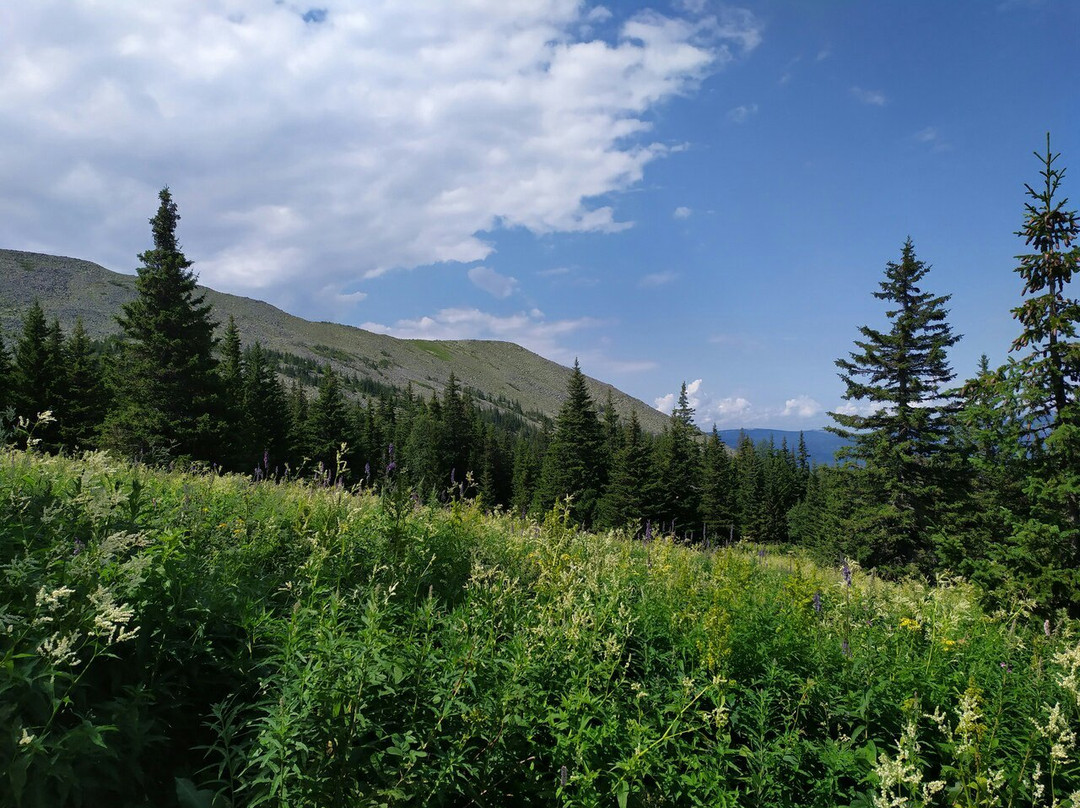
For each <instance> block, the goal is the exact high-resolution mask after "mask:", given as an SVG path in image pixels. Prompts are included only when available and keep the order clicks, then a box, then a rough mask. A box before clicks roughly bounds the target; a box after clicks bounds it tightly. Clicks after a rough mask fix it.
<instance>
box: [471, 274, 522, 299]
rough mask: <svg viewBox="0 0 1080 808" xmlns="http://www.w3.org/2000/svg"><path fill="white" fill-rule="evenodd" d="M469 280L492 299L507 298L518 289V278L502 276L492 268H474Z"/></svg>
mask: <svg viewBox="0 0 1080 808" xmlns="http://www.w3.org/2000/svg"><path fill="white" fill-rule="evenodd" d="M469 280H470V281H472V282H473V284H474V285H476V286H478V287H479V288H481V289H483V290H484V291H485V292H487V293H488V294H489V295H491V296H492V297H498V298H507V297H510V295H512V294H513V293H514V292H515V290H516V289H517V285H518V282H517V278H511V277H509V276H507V275H500V274H499V273H498V272H496V271H495V270H494V269H492V268H491V267H473V268H472V269H470V270H469Z"/></svg>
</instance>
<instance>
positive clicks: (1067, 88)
mask: <svg viewBox="0 0 1080 808" xmlns="http://www.w3.org/2000/svg"><path fill="white" fill-rule="evenodd" d="M1078 44H1080V3H1075V2H1072V0H1042V1H1041V2H1040V1H1039V0H1004V2H990V1H989V0H986V1H982V0H980V1H978V2H976V1H975V0H968V1H966V2H963V1H961V0H955V1H953V0H949V1H948V2H930V0H907V1H906V2H899V1H897V2H887V1H883V2H840V1H839V0H815V2H795V1H794V0H788V1H786V2H781V1H780V0H776V1H775V2H751V3H744V4H723V3H718V2H713V1H712V0H679V1H678V2H667V1H665V2H657V3H652V4H647V3H637V2H634V3H629V2H619V3H615V2H609V3H606V4H601V3H577V2H572V0H535V2H508V1H507V0H472V2H470V3H468V4H464V3H456V2H454V3H451V2H446V3H435V2H419V0H417V2H409V1H408V0H384V1H383V2H377V1H376V0H372V1H371V2H365V3H363V4H360V3H356V2H344V1H342V2H331V1H330V0H326V1H325V2H320V3H318V4H315V5H313V4H310V3H294V2H289V1H287V0H286V1H282V2H271V0H216V1H215V2H214V3H190V2H187V0H162V1H161V2H157V3H153V4H140V5H139V6H131V5H122V4H99V3H93V2H90V0H13V1H12V0H9V2H7V3H5V4H3V6H2V7H0V127H2V131H4V132H5V136H4V148H3V149H2V150H0V246H2V247H7V248H12V249H26V250H36V251H42V252H50V253H60V254H66V255H74V256H78V257H82V258H88V259H91V260H94V261H97V262H99V263H101V264H103V265H105V266H107V267H109V268H111V269H114V270H117V271H126V272H132V271H134V269H135V266H136V260H135V255H136V253H138V252H140V251H141V250H143V249H145V248H146V247H147V246H148V240H149V228H148V227H147V224H146V220H147V218H148V217H149V216H150V215H152V213H153V211H154V208H155V206H156V193H157V190H158V189H159V188H160V187H161V186H162V185H164V184H168V185H170V186H171V188H172V189H173V193H174V197H175V198H176V200H177V202H178V204H179V206H180V213H181V216H182V217H183V218H182V222H181V225H180V239H181V242H182V244H183V246H184V249H185V252H186V253H187V255H188V257H189V258H191V259H192V260H193V261H194V262H195V265H194V268H195V269H196V271H198V272H199V273H200V278H201V280H202V282H204V283H206V284H207V285H209V286H213V287H214V288H217V289H221V290H222V291H228V292H233V293H237V294H243V295H246V296H250V297H256V298H261V299H265V300H268V301H270V302H272V303H274V304H276V305H279V306H281V307H282V308H284V309H286V310H288V311H291V312H293V313H296V314H299V315H301V316H305V317H308V318H312V319H326V320H335V321H338V322H344V323H349V324H353V325H360V326H363V327H366V328H370V329H372V330H377V331H381V332H384V333H388V334H393V335H396V336H403V337H425V338H483V339H509V340H513V341H515V342H519V343H521V344H523V345H525V346H526V347H528V348H530V349H532V350H535V351H537V352H538V353H541V354H543V355H544V356H547V357H549V358H551V359H554V360H556V361H559V362H563V363H565V364H570V363H572V362H573V360H574V358H575V357H579V358H580V360H581V363H582V367H583V369H584V370H585V371H586V372H587V373H589V374H590V375H593V376H597V377H599V378H602V379H604V380H606V381H610V382H612V383H614V384H616V385H617V386H619V387H620V388H622V389H624V390H626V391H627V392H629V393H631V394H633V395H636V396H638V397H639V398H641V399H643V400H645V401H647V402H649V403H652V404H657V405H658V406H661V407H663V406H670V402H671V400H672V398H673V394H674V393H675V392H676V391H677V390H678V388H679V384H680V382H682V381H686V382H687V383H688V384H689V385H690V390H691V393H692V400H693V402H694V403H695V404H696V406H697V409H698V420H699V423H701V424H702V425H703V426H705V427H706V428H708V427H709V426H711V424H712V423H714V422H715V423H717V424H719V425H720V426H722V427H737V426H768V427H773V428H782V429H802V428H815V427H819V426H822V425H824V424H826V423H828V422H829V418H828V416H827V415H826V412H827V411H829V410H835V409H837V408H839V407H842V406H844V402H843V401H842V400H841V395H842V393H843V388H842V385H841V383H840V381H839V380H838V379H837V377H836V373H835V367H834V366H833V361H834V360H835V359H836V358H837V357H839V356H841V355H844V354H845V353H846V352H847V351H849V350H850V349H851V347H852V341H853V339H854V338H855V337H856V335H857V328H858V326H859V325H863V324H869V325H874V326H883V325H884V324H885V322H884V319H883V308H882V305H881V304H880V303H879V302H878V301H876V300H875V299H874V298H873V297H872V294H871V293H872V292H873V291H874V290H875V289H876V288H877V283H878V281H879V280H880V278H881V276H882V272H883V270H884V266H885V264H886V262H888V261H890V260H895V259H896V258H898V256H899V253H900V247H901V245H902V243H903V242H904V240H905V239H906V238H907V237H908V236H910V237H911V238H912V239H913V240H914V243H915V248H916V253H917V255H918V257H919V258H921V259H922V260H924V261H926V262H928V263H929V264H931V265H932V266H933V270H932V271H931V272H930V274H929V275H928V277H927V279H926V288H927V289H929V290H930V291H933V292H936V293H941V294H952V295H953V298H952V301H951V303H950V309H951V316H950V321H951V323H952V325H953V327H954V329H955V330H956V331H957V332H959V333H961V334H963V335H964V339H963V340H962V341H961V342H960V343H959V345H957V346H956V348H954V349H953V351H952V354H951V359H952V363H953V366H954V368H955V369H956V370H957V372H958V373H959V374H960V375H961V377H963V376H966V375H969V374H970V373H972V372H973V370H974V367H975V363H976V362H977V360H978V357H979V355H980V354H981V353H987V354H988V355H989V356H990V357H991V360H992V361H994V362H999V361H1001V360H1003V359H1004V358H1005V355H1006V351H1007V349H1008V345H1009V342H1010V341H1011V340H1012V338H1013V337H1014V336H1015V334H1016V331H1017V329H1016V327H1015V323H1014V322H1013V321H1012V319H1011V317H1010V314H1009V310H1010V308H1011V307H1013V306H1014V305H1016V304H1017V302H1018V295H1019V291H1020V283H1019V279H1018V277H1017V276H1016V275H1015V274H1014V273H1013V271H1012V270H1013V267H1014V266H1015V261H1014V259H1013V256H1014V255H1015V254H1016V253H1017V252H1019V251H1020V249H1021V243H1020V242H1019V241H1018V239H1016V237H1015V236H1014V235H1013V233H1014V231H1016V230H1017V229H1018V228H1019V227H1020V225H1021V213H1022V207H1023V203H1024V196H1023V185H1024V183H1025V182H1034V181H1035V180H1036V179H1037V172H1038V164H1037V162H1036V160H1035V159H1034V157H1033V156H1032V152H1033V151H1034V150H1036V149H1039V148H1041V147H1042V145H1043V142H1044V136H1045V132H1047V131H1048V130H1049V131H1050V132H1051V133H1052V137H1053V148H1054V151H1060V152H1061V153H1062V155H1063V156H1062V162H1063V164H1064V165H1065V166H1067V167H1071V171H1070V173H1069V174H1068V175H1067V177H1066V182H1065V188H1064V190H1065V192H1066V194H1071V196H1072V197H1073V198H1074V199H1075V200H1077V201H1078V204H1080V190H1078V187H1080V126H1078V124H1080V112H1078V109H1080V105H1078V102H1080V91H1078V89H1077V87H1078V79H1080V55H1078V52H1080V48H1078V47H1077V45H1078ZM1074 294H1075V293H1074Z"/></svg>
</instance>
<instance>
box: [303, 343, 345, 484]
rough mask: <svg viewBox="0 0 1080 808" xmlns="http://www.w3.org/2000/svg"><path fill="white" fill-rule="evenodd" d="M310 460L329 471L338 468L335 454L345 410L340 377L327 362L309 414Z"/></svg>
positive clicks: (343, 434) (341, 431)
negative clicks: (311, 451)
mask: <svg viewBox="0 0 1080 808" xmlns="http://www.w3.org/2000/svg"><path fill="white" fill-rule="evenodd" d="M308 417H309V418H310V430H311V439H312V450H313V455H312V460H314V461H316V462H320V463H322V464H323V467H324V468H326V469H329V470H331V471H332V470H334V469H336V468H337V462H338V453H339V451H340V450H341V444H342V443H343V442H344V441H345V434H346V431H347V429H348V411H347V409H346V407H345V397H344V395H343V393H342V392H341V380H340V378H339V377H338V374H337V373H336V372H334V369H333V368H332V367H331V366H330V365H329V364H327V365H324V366H323V372H322V376H321V377H320V379H319V392H318V395H317V396H316V397H315V400H314V401H313V402H312V404H311V411H310V413H309V416H308Z"/></svg>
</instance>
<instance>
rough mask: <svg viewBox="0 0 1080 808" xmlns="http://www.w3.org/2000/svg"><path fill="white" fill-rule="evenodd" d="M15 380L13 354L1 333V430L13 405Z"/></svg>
mask: <svg viewBox="0 0 1080 808" xmlns="http://www.w3.org/2000/svg"><path fill="white" fill-rule="evenodd" d="M14 384H15V381H14V379H13V378H12V369H11V354H10V353H9V352H8V349H7V346H6V345H4V338H3V335H2V334H0V432H2V431H3V428H4V419H5V417H6V413H7V410H8V408H9V407H11V406H12V395H11V389H12V387H13V386H14Z"/></svg>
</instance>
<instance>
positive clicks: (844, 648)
mask: <svg viewBox="0 0 1080 808" xmlns="http://www.w3.org/2000/svg"><path fill="white" fill-rule="evenodd" d="M840 650H841V651H843V652H844V656H846V657H850V656H851V646H850V645H848V641H847V640H844V641H843V642H842V643H840Z"/></svg>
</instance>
